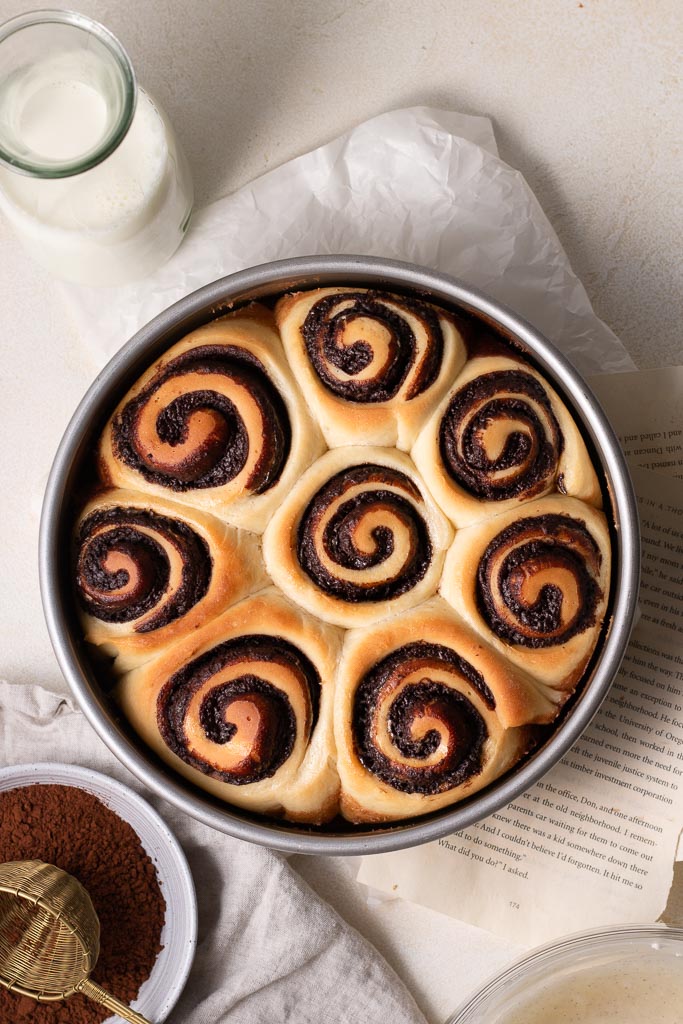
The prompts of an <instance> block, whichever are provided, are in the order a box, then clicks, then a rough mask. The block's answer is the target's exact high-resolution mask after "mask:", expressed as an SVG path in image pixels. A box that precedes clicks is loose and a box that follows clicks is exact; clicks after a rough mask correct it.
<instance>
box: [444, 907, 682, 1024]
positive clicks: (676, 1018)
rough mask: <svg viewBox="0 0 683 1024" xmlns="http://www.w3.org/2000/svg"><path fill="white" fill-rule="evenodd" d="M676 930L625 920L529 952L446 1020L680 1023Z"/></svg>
mask: <svg viewBox="0 0 683 1024" xmlns="http://www.w3.org/2000/svg"><path fill="white" fill-rule="evenodd" d="M682 1020H683V928H666V927H665V926H664V925H643V926H637V925H625V926H621V927H612V928H609V929H599V930H593V931H587V932H580V933H578V934H575V935H570V936H568V937H566V938H563V939H560V940H558V941H557V942H553V943H550V944H549V945H546V946H542V947H540V948H539V949H535V950H533V951H532V952H531V953H529V954H528V955H527V956H525V957H524V958H523V959H522V960H518V961H517V962H516V963H514V964H513V965H512V966H511V967H508V968H506V969H505V970H504V971H502V972H501V973H500V974H497V975H496V976H495V978H492V979H491V980H490V981H489V982H488V983H487V984H485V985H484V986H483V988H481V989H480V990H479V991H478V992H477V994H476V995H475V996H474V997H473V998H471V999H469V1000H468V1001H467V1002H466V1003H464V1004H463V1005H462V1006H460V1007H459V1009H458V1010H456V1012H455V1014H454V1015H453V1016H452V1017H451V1018H450V1019H449V1021H448V1022H447V1024H681V1021H682Z"/></svg>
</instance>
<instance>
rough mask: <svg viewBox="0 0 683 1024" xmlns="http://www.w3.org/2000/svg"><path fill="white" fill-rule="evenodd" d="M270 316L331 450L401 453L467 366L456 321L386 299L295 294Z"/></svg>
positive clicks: (360, 292)
mask: <svg viewBox="0 0 683 1024" xmlns="http://www.w3.org/2000/svg"><path fill="white" fill-rule="evenodd" d="M275 317H276V321H277V324H278V327H279V329H280V333H281V336H282V341H283V344H284V347H285V351H286V353H287V358H288V359H289V363H290V365H291V367H292V370H293V371H294V374H295V376H296V379H297V380H298V381H300V382H301V385H302V387H303V389H304V393H305V394H306V397H307V400H308V403H309V406H310V408H311V409H312V411H313V412H314V414H315V416H316V418H317V420H318V423H319V424H320V427H321V429H322V432H323V434H324V436H325V440H326V441H327V443H328V445H329V446H330V448H337V447H340V446H344V445H358V444H373V445H383V446H393V445H395V446H396V447H398V448H400V449H403V450H404V451H407V450H408V449H409V448H410V446H411V445H412V443H413V441H414V440H415V437H416V436H417V433H418V431H419V430H420V428H421V426H422V425H423V424H424V422H425V420H426V418H427V417H428V416H429V414H430V413H431V411H432V410H433V408H434V406H435V405H436V403H437V402H438V401H439V399H440V398H441V396H442V395H443V394H444V392H445V390H446V389H447V388H448V387H449V386H450V385H451V383H452V381H453V378H454V377H455V375H456V374H457V373H458V371H459V370H460V369H461V367H462V366H463V364H464V362H465V359H466V351H465V345H464V341H463V338H462V335H461V333H460V330H459V328H458V324H457V321H456V319H455V317H454V316H453V315H452V314H450V313H446V312H445V311H444V310H441V309H438V308H437V307H435V306H432V305H431V304H430V303H428V302H423V301H421V300H418V299H415V298H408V297H405V296H399V295H392V294H391V293H389V292H380V291H375V290H370V289H368V288H346V287H341V288H318V289H316V290H315V291H308V292H298V293H296V294H294V295H287V296H285V297H284V298H283V299H280V301H279V302H278V304H277V306H276V308H275Z"/></svg>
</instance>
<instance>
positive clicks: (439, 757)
mask: <svg viewBox="0 0 683 1024" xmlns="http://www.w3.org/2000/svg"><path fill="white" fill-rule="evenodd" d="M550 710H551V705H550V704H549V702H548V701H547V699H546V698H545V697H544V696H543V695H541V694H540V693H539V691H538V689H537V688H535V687H534V686H533V685H532V684H531V683H530V681H529V680H528V679H527V678H526V676H525V674H524V673H522V672H519V671H518V670H516V669H514V668H513V667H512V666H510V665H508V664H506V662H505V661H504V659H502V658H500V657H499V656H498V655H497V654H496V653H495V652H494V651H492V650H491V649H490V648H489V647H488V646H487V645H486V644H484V643H482V641H481V639H480V638H479V637H478V636H477V635H476V634H475V633H473V632H472V630H470V629H469V628H468V627H467V626H466V625H464V623H463V622H462V621H461V620H460V619H459V618H458V617H457V616H456V615H455V614H454V613H453V612H452V610H451V609H450V608H449V607H448V605H446V603H445V602H443V601H441V600H440V599H439V598H433V599H432V600H430V601H427V602H425V603H424V604H422V605H421V606H420V607H419V608H415V609H413V610H412V611H409V612H405V613H404V614H402V615H399V616H397V617H396V618H393V619H391V620H390V621H389V622H385V623H380V624H379V625H377V626H375V627H374V628H371V629H366V630H353V631H351V632H349V633H347V636H346V641H345V644H344V650H343V652H342V659H341V664H340V667H339V675H338V679H337V692H336V695H335V740H336V745H337V766H338V770H339V776H340V780H341V809H342V813H343V815H344V816H345V817H346V818H348V819H349V820H350V821H355V822H363V821H371V822H373V821H374V822H380V821H392V820H395V819H398V818H407V817H412V816H414V815H420V814H426V813H427V812H428V811H434V810H438V809H439V808H440V807H445V806H446V805H448V804H452V803H456V802H457V801H459V800H463V799H464V798H465V797H468V796H471V795H472V794H473V793H476V792H477V791H478V790H480V789H482V788H483V787H484V786H487V785H488V784H489V783H491V782H493V781H494V780H495V779H497V778H498V777H499V776H500V775H502V774H503V773H504V772H506V771H507V770H508V769H509V768H511V767H512V766H513V765H514V764H516V763H517V761H518V760H519V759H520V758H521V757H522V756H523V754H524V753H526V751H527V750H528V749H529V746H530V743H531V732H530V730H529V729H528V728H525V726H527V725H528V723H530V722H534V721H537V720H542V719H544V718H545V716H546V715H547V714H548V713H549V711H550Z"/></svg>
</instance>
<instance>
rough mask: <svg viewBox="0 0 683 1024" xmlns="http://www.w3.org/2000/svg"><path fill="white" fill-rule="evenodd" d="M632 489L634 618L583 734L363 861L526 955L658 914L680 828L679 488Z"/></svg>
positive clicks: (682, 604)
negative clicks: (509, 794)
mask: <svg viewBox="0 0 683 1024" xmlns="http://www.w3.org/2000/svg"><path fill="white" fill-rule="evenodd" d="M628 376H633V377H636V376H639V375H637V374H633V375H628ZM661 411H662V414H663V416H666V415H667V413H669V412H670V410H667V408H666V407H665V406H664V405H663V404H662V405H661ZM628 412H629V409H628V407H627V406H622V407H621V414H620V418H621V419H623V418H624V417H625V416H626V415H627V414H628ZM614 419H615V420H616V423H615V426H616V427H617V429H620V428H621V426H622V424H621V423H620V421H619V419H618V418H617V417H616V415H615V417H614ZM679 419H680V416H679ZM652 422H653V424H657V429H658V428H659V422H658V420H657V419H656V418H654V417H653V421H652ZM671 429H673V428H671ZM633 478H634V485H635V488H636V492H637V494H638V502H639V509H640V515H641V520H642V524H641V525H642V538H643V567H642V583H641V609H642V610H641V617H640V621H639V623H638V625H637V627H636V629H635V630H634V633H633V636H632V639H631V643H630V644H629V647H628V650H627V652H626V656H625V658H624V663H623V666H622V669H621V671H620V673H619V676H618V678H617V680H616V681H615V683H614V685H613V687H612V689H611V691H610V694H609V696H608V698H607V700H606V701H605V703H604V705H603V707H602V708H601V710H600V712H599V713H598V715H597V716H596V718H595V720H594V721H593V723H592V724H591V726H590V727H589V729H588V730H587V731H586V732H585V733H584V735H583V737H582V738H581V739H580V740H579V741H578V742H577V743H576V744H575V745H574V747H573V748H572V750H571V751H570V752H569V753H568V754H567V755H566V756H565V758H564V759H563V760H562V761H561V762H560V763H559V764H558V765H556V766H555V768H553V769H552V770H551V771H550V772H549V773H548V774H547V775H546V776H544V778H543V779H542V780H541V782H539V783H537V784H536V786H534V787H533V788H532V789H530V790H529V791H528V792H527V793H525V794H523V795H522V796H521V797H519V798H518V799H517V800H515V801H514V802H513V803H511V804H509V805H508V806H507V807H505V808H503V809H502V810H501V811H499V812H498V813H496V814H494V815H492V816H491V817H490V818H488V819H486V820H485V821H483V822H480V823H479V824H478V825H475V826H472V827H471V828H469V829H466V830H464V831H463V832H460V833H457V834H456V835H453V836H451V837H449V838H448V839H445V840H440V841H439V842H437V843H431V844H429V845H427V846H424V847H420V848H418V849H415V850H407V851H402V852H400V853H395V854H386V855H383V856H380V857H372V858H365V860H364V861H363V863H362V866H361V870H360V873H359V879H360V881H362V882H365V883H366V884H368V885H371V886H374V887H375V888H377V889H381V890H384V891H387V892H390V893H393V894H394V895H397V896H402V897H404V898H406V899H410V900H413V901H414V902H418V903H422V904H425V905H427V906H431V907H433V908H434V909H437V910H440V911H441V912H443V913H447V914H451V915H452V916H454V917H458V918H460V919H462V920H464V921H468V922H470V923H472V924H475V925H478V926H479V927H482V928H487V929H489V930H490V931H494V932H496V933H498V934H499V935H502V936H505V937H507V938H509V939H511V940H512V941H515V942H517V943H521V944H527V945H531V944H534V943H537V942H543V941H545V940H547V939H551V938H554V937H556V936H558V935H560V934H564V933H566V932H570V931H572V930H576V929H581V928H588V927H592V926H597V925H609V924H611V923H618V922H621V923H625V922H629V921H654V920H656V919H657V917H658V916H659V915H660V914H661V913H662V911H663V909H664V907H665V904H666V900H667V895H668V892H669V887H670V885H671V880H672V876H673V862H674V857H675V852H676V846H677V842H678V836H679V833H680V831H681V829H682V828H683V482H681V481H679V480H677V479H675V478H673V477H667V476H665V475H664V474H663V473H661V472H652V471H648V470H644V469H637V468H636V469H634V470H633Z"/></svg>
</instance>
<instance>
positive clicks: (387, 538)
mask: <svg viewBox="0 0 683 1024" xmlns="http://www.w3.org/2000/svg"><path fill="white" fill-rule="evenodd" d="M452 535H453V534H452V531H451V528H450V526H449V525H448V522H447V520H446V519H445V518H444V516H442V515H441V513H440V512H439V510H438V509H437V507H436V506H435V504H434V502H433V501H432V499H431V497H430V496H429V494H428V492H427V490H426V488H425V487H424V484H423V483H422V481H421V480H420V477H419V475H418V473H417V472H416V471H415V467H414V466H413V464H412V463H411V461H410V459H409V458H408V456H407V455H404V454H403V453H401V452H397V451H395V450H391V449H385V448H374V447H367V448H363V447H355V448H336V449H334V450H333V451H330V452H327V453H326V454H325V455H323V456H322V458H320V459H318V461H317V462H316V463H314V465H313V466H311V468H310V469H309V470H308V471H307V472H306V473H305V474H304V476H303V477H302V478H301V480H300V481H299V483H298V484H297V485H296V486H295V487H294V488H293V490H292V491H291V493H290V494H289V495H288V496H287V498H286V499H285V500H284V502H283V503H282V506H281V507H280V508H279V509H278V511H277V512H276V513H275V515H274V516H273V518H272V519H271V521H270V524H269V526H268V528H267V529H266V532H265V534H264V536H263V557H264V559H265V563H266V568H267V571H268V574H269V575H270V577H271V579H272V580H273V582H274V583H276V584H277V585H278V586H279V587H280V588H281V589H282V590H283V591H284V592H285V593H286V594H287V595H288V596H289V597H291V598H292V599H293V600H295V601H296V602H297V603H298V604H300V605H301V606H302V607H303V608H306V610H307V611H309V612H311V613H312V614H314V615H317V616H319V617H320V618H321V619H323V620H324V621H326V622H332V623H335V624H336V625H338V626H354V625H360V624H370V623H373V622H377V621H378V620H379V619H382V618H385V617H386V616H387V615H390V614H393V613H395V612H399V611H402V610H404V609H406V608H410V607H412V606H413V605H415V604H418V602H420V601H422V600H424V599H425V598H426V597H429V596H430V595H432V594H433V593H434V592H435V591H436V588H437V586H438V583H439V578H440V575H441V568H442V565H443V559H444V554H445V550H446V548H447V547H448V544H449V542H450V540H451V538H452Z"/></svg>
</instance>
